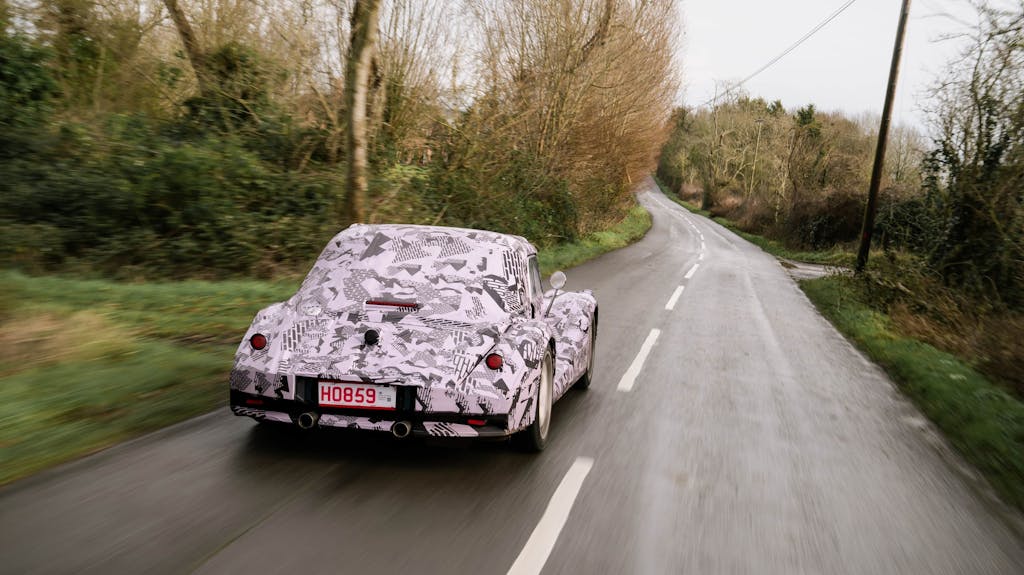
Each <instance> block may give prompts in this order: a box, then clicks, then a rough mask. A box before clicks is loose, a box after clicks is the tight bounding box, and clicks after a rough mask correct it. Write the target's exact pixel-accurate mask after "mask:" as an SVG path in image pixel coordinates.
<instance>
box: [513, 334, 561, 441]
mask: <svg viewBox="0 0 1024 575" xmlns="http://www.w3.org/2000/svg"><path fill="white" fill-rule="evenodd" d="M554 380H555V362H554V359H553V358H552V356H551V348H548V349H547V351H545V352H544V359H542V360H541V364H540V382H539V383H538V385H537V398H536V399H537V401H534V402H533V409H534V412H533V423H531V424H530V426H529V427H527V428H526V429H524V430H522V431H520V432H519V433H517V434H515V435H513V436H512V440H513V442H514V443H515V444H516V446H517V447H519V448H520V449H522V450H523V451H532V452H538V451H543V450H544V447H545V446H546V445H547V443H548V431H549V430H550V429H551V401H552V394H553V393H554Z"/></svg>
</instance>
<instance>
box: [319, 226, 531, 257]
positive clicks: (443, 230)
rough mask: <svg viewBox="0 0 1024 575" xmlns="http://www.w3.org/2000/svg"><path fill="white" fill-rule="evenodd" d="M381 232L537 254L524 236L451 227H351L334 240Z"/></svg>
mask: <svg viewBox="0 0 1024 575" xmlns="http://www.w3.org/2000/svg"><path fill="white" fill-rule="evenodd" d="M378 233H382V234H384V235H386V236H388V237H390V238H392V239H401V240H404V241H407V242H415V241H418V240H424V239H427V238H436V237H437V236H439V235H446V236H449V237H452V238H459V239H463V240H467V241H470V242H472V243H477V244H480V243H484V244H497V245H500V246H503V247H507V248H510V249H513V250H516V251H519V252H521V253H523V254H525V255H533V254H536V253H537V248H535V247H534V246H533V244H531V243H530V242H529V241H527V240H526V238H524V237H521V236H516V235H512V234H502V233H498V232H492V231H488V230H475V229H471V228H451V227H447V226H425V225H416V224H352V225H351V226H349V227H348V228H346V229H345V230H344V231H342V232H341V233H339V234H338V235H337V236H335V239H344V238H354V237H359V236H373V235H376V234H378Z"/></svg>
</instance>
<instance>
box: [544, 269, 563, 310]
mask: <svg viewBox="0 0 1024 575" xmlns="http://www.w3.org/2000/svg"><path fill="white" fill-rule="evenodd" d="M548 283H550V284H551V287H553V288H555V293H554V295H552V296H551V301H550V302H548V309H546V310H545V311H544V317H547V315H548V314H549V313H551V306H553V305H555V298H556V297H558V290H560V289H562V288H563V287H565V272H563V271H562V270H558V271H557V272H555V273H553V274H551V279H550V280H548Z"/></svg>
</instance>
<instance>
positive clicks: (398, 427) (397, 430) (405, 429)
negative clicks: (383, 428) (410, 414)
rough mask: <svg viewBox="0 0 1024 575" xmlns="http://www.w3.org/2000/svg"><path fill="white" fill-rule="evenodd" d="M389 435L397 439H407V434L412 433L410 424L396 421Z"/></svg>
mask: <svg viewBox="0 0 1024 575" xmlns="http://www.w3.org/2000/svg"><path fill="white" fill-rule="evenodd" d="M391 433H392V434H393V435H394V436H395V437H397V438H398V439H403V438H406V437H409V434H410V433H412V424H411V423H409V422H408V421H396V422H395V424H394V425H392V426H391Z"/></svg>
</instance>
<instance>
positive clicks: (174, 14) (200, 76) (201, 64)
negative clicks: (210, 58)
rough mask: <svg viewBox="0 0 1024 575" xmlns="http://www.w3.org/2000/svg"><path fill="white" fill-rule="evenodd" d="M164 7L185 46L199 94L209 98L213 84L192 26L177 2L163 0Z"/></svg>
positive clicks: (174, 0)
mask: <svg viewBox="0 0 1024 575" xmlns="http://www.w3.org/2000/svg"><path fill="white" fill-rule="evenodd" d="M164 6H167V11H168V12H170V13H171V19H172V20H174V27H175V28H177V29H178V35H179V36H181V43H182V44H184V45H185V54H186V55H187V56H188V61H189V63H190V64H192V71H193V72H195V74H196V82H197V83H198V84H199V94H200V95H201V96H202V97H204V98H209V97H211V96H212V95H213V82H211V81H210V77H209V70H208V67H207V65H206V54H205V53H204V52H203V50H202V48H201V47H200V46H199V40H198V39H196V34H195V32H194V31H193V30H192V25H191V24H189V23H188V18H186V17H185V11H184V10H182V9H181V6H179V5H178V0H164Z"/></svg>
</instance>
